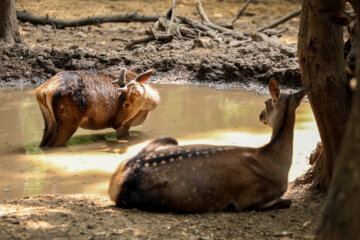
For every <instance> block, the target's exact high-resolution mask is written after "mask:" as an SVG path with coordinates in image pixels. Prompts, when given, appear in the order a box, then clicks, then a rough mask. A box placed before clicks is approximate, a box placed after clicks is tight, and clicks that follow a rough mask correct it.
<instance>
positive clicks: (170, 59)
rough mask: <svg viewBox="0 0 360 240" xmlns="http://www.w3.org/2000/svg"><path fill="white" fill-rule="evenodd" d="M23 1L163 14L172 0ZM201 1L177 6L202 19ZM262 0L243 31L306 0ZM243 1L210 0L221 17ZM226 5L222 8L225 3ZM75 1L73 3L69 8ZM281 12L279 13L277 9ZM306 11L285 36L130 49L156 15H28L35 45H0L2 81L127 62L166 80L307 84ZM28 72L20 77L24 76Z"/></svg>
mask: <svg viewBox="0 0 360 240" xmlns="http://www.w3.org/2000/svg"><path fill="white" fill-rule="evenodd" d="M149 2H150V1H131V4H130V1H105V0H104V1H91V4H88V1H81V0H78V1H48V0H41V1H23V0H19V1H16V4H17V7H18V9H19V10H26V11H29V12H31V13H33V14H38V15H42V16H44V15H46V14H49V16H50V17H58V18H74V17H86V16H91V15H98V14H109V13H128V12H132V11H137V12H139V13H141V14H148V15H156V14H159V15H163V14H165V13H166V11H167V10H168V9H169V6H168V4H167V2H166V1H151V4H150V3H149ZM195 3H196V1H190V0H187V1H177V10H176V11H177V12H176V13H177V14H178V15H181V16H182V15H184V16H189V17H191V18H193V19H199V17H198V16H197V13H196V8H195ZM275 3H276V4H273V3H270V1H254V3H253V4H250V6H249V7H248V10H247V11H246V13H247V14H245V15H244V16H243V17H241V18H240V19H239V20H238V21H237V22H236V24H235V28H236V29H237V30H239V31H242V32H248V33H249V32H253V31H255V30H256V29H258V28H259V27H260V26H264V25H267V24H269V23H271V22H273V21H274V20H275V19H277V18H280V17H282V16H283V15H284V14H287V13H290V12H291V11H293V10H296V9H298V8H300V3H299V1H290V0H288V1H275ZM242 5H243V1H218V0H211V1H206V3H204V8H205V10H206V11H207V12H208V15H209V16H211V17H213V18H212V19H213V21H215V22H219V23H221V22H223V23H227V22H229V21H230V20H231V18H232V17H233V16H235V15H236V13H237V12H238V9H239V8H240V6H242ZM218 8H221V9H222V11H218ZM69 9H70V10H69ZM271 12H273V14H272V13H271ZM298 22H299V19H298V18H294V19H292V20H290V21H289V22H287V23H286V24H284V25H281V26H279V27H278V28H277V29H278V30H282V29H284V28H288V29H289V30H288V31H286V32H285V33H284V36H283V37H281V40H283V41H285V42H288V43H289V42H290V43H292V44H283V43H282V42H281V41H280V40H279V39H278V38H277V36H272V37H271V38H269V39H266V40H264V39H262V38H259V37H248V38H246V39H244V40H234V39H227V41H228V43H218V42H216V41H214V40H212V39H208V38H207V37H203V38H202V39H201V41H202V42H203V43H205V44H201V43H200V44H199V40H192V39H187V40H179V39H175V40H173V41H172V42H170V43H166V44H160V43H158V42H155V41H153V42H150V43H148V44H146V45H140V46H139V47H138V48H136V49H134V50H124V46H125V45H126V44H127V43H128V41H129V40H132V39H136V38H139V37H144V36H145V33H144V31H145V30H147V29H149V27H150V26H151V25H152V24H153V23H120V24H115V23H108V24H102V25H101V26H85V27H78V28H68V29H64V30H63V29H54V27H53V26H50V25H45V26H34V25H32V24H29V23H20V26H19V28H20V33H21V34H22V37H23V39H24V42H25V43H26V44H27V46H24V45H15V46H12V47H9V46H7V45H0V52H1V53H2V54H1V56H0V58H1V60H2V61H1V62H0V68H1V69H3V71H1V72H0V86H14V85H18V84H28V83H36V84H40V83H42V82H44V81H45V80H46V79H49V78H50V77H51V76H52V75H54V74H55V73H57V72H59V71H61V70H72V69H96V70H102V69H110V70H112V69H114V68H115V69H119V68H120V67H121V66H126V67H128V68H130V69H131V70H134V71H143V70H146V69H148V68H154V69H155V70H156V72H157V73H156V74H155V76H154V79H156V80H157V81H159V82H164V81H176V80H179V79H182V80H184V79H187V80H190V81H212V82H219V81H222V82H241V83H243V84H244V85H247V84H249V83H251V82H260V83H267V81H268V80H269V79H270V78H271V77H272V76H274V77H275V78H277V80H278V82H280V83H281V84H284V85H287V86H299V85H300V84H301V81H300V72H299V67H298V64H297V57H296V56H297V51H296V45H295V44H294V42H296V37H297V25H298ZM19 80H20V81H19Z"/></svg>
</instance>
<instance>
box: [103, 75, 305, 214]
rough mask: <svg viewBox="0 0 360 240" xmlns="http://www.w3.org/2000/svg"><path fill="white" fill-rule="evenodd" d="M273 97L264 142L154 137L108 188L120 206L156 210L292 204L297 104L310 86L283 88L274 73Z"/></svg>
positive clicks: (263, 117) (121, 167)
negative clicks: (213, 142) (268, 133)
mask: <svg viewBox="0 0 360 240" xmlns="http://www.w3.org/2000/svg"><path fill="white" fill-rule="evenodd" d="M269 91H270V94H271V98H270V99H268V100H267V101H266V102H265V106H266V108H265V109H264V110H263V111H262V112H261V114H260V116H259V118H260V121H261V122H263V123H264V124H267V125H269V126H270V127H271V128H272V136H271V140H270V142H269V143H268V144H266V145H264V146H262V147H259V148H250V147H241V146H221V145H219V146H218V145H202V144H199V145H183V146H181V145H178V142H177V140H176V139H174V138H171V137H165V138H159V139H155V140H153V141H152V142H150V143H149V144H148V145H146V146H145V147H144V148H143V149H141V150H140V151H139V152H138V153H137V154H136V155H135V156H134V157H132V158H130V159H128V160H125V161H123V162H121V163H120V164H119V166H118V168H117V169H116V171H115V172H114V173H113V174H112V176H111V178H110V183H109V189H108V193H109V195H110V199H111V200H112V201H113V202H115V204H116V206H117V207H120V208H138V209H140V210H145V211H152V212H177V213H204V212H209V211H215V210H233V211H243V210H249V209H253V210H268V209H276V208H289V207H290V206H291V199H285V198H281V197H282V195H283V194H284V193H285V191H286V190H287V186H288V173H289V169H290V166H291V163H292V154H293V134H294V124H295V110H296V108H297V107H298V106H299V105H300V103H301V101H302V99H303V98H304V96H305V94H306V91H307V89H305V88H302V89H300V90H299V91H297V92H296V93H292V94H284V93H281V94H280V89H279V86H278V84H277V82H276V80H275V79H274V78H272V79H271V80H270V82H269Z"/></svg>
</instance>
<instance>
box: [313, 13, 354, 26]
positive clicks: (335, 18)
mask: <svg viewBox="0 0 360 240" xmlns="http://www.w3.org/2000/svg"><path fill="white" fill-rule="evenodd" d="M318 12H319V14H320V15H321V16H323V17H324V18H326V19H327V20H329V21H330V22H333V23H335V24H337V25H342V26H347V25H349V24H350V23H351V22H352V21H353V20H354V19H353V18H352V17H351V15H350V14H348V13H346V12H344V11H341V10H333V9H330V10H319V11H318Z"/></svg>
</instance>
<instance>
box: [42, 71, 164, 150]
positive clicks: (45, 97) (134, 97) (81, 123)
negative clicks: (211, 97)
mask: <svg viewBox="0 0 360 240" xmlns="http://www.w3.org/2000/svg"><path fill="white" fill-rule="evenodd" d="M153 72H154V70H153V69H150V70H148V71H146V72H144V73H141V74H137V73H135V72H132V71H126V69H125V68H123V69H121V70H120V72H119V71H116V72H100V71H80V70H78V71H63V72H59V73H57V74H56V75H55V76H53V77H52V78H51V79H49V80H48V81H47V82H45V83H44V84H42V85H41V86H40V87H38V88H37V89H36V91H35V94H36V99H37V101H38V103H39V106H40V109H41V112H42V115H43V118H44V122H45V128H44V134H43V137H42V140H41V143H40V146H42V147H43V146H63V145H65V144H66V143H67V142H68V140H69V139H70V138H71V136H72V135H73V134H74V133H75V131H76V130H77V129H78V128H79V127H81V128H84V129H91V130H99V129H105V128H113V129H115V130H116V134H117V138H118V139H120V138H122V137H125V136H126V135H127V134H128V133H129V130H130V127H131V126H136V125H140V124H142V123H143V122H144V121H145V120H146V118H147V117H148V115H149V112H150V111H152V110H154V109H155V108H156V106H157V105H158V104H159V102H160V96H159V93H158V92H157V90H156V89H154V88H153V87H151V86H150V85H149V84H146V83H145V82H146V81H147V80H148V79H149V78H150V76H151V75H152V73H153Z"/></svg>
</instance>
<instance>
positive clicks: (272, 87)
mask: <svg viewBox="0 0 360 240" xmlns="http://www.w3.org/2000/svg"><path fill="white" fill-rule="evenodd" d="M269 91H270V95H271V97H272V99H273V100H274V101H275V102H276V101H277V100H278V99H279V96H280V89H279V86H278V84H277V82H276V80H275V78H274V77H272V78H271V79H270V82H269Z"/></svg>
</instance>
